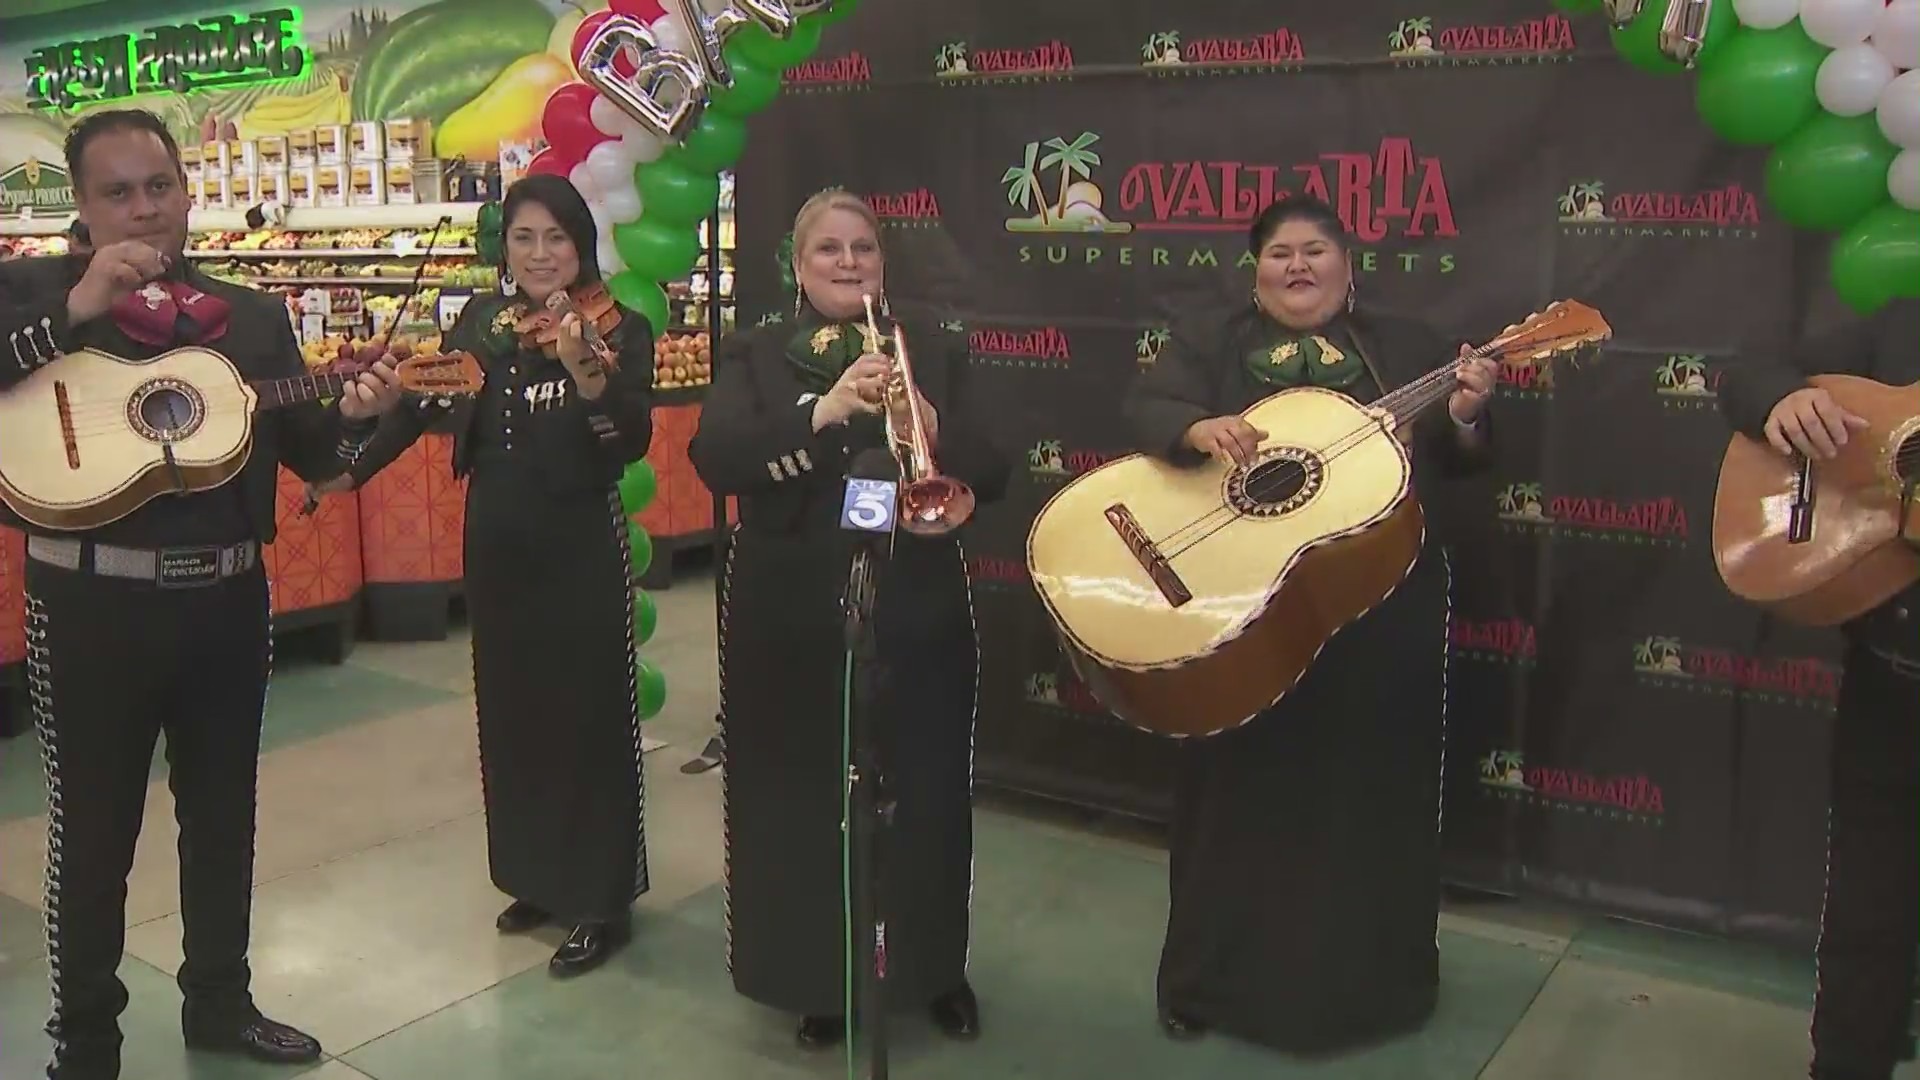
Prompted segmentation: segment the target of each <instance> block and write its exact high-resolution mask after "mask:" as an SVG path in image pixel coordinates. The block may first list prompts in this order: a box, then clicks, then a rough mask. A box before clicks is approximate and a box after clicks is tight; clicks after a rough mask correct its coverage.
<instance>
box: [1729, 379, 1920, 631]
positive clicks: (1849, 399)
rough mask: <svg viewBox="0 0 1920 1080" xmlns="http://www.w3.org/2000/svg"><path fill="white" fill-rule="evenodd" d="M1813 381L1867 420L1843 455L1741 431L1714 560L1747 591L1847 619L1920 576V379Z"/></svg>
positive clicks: (1787, 607) (1829, 621)
mask: <svg viewBox="0 0 1920 1080" xmlns="http://www.w3.org/2000/svg"><path fill="white" fill-rule="evenodd" d="M1811 381H1812V384H1813V385H1814V386H1818V387H1821V388H1822V389H1824V390H1826V391H1827V392H1828V393H1829V394H1832V395H1833V400H1834V401H1835V402H1837V403H1839V405H1840V406H1841V407H1842V408H1844V409H1846V410H1847V411H1848V412H1851V413H1853V414H1854V415H1855V416H1858V417H1860V418H1861V419H1863V420H1865V421H1866V422H1867V427H1866V429H1865V430H1863V431H1856V432H1853V433H1851V434H1850V435H1849V436H1848V438H1847V445H1846V446H1844V447H1841V449H1840V453H1839V455H1838V456H1837V457H1835V458H1834V459H1833V460H1832V461H1812V460H1809V459H1807V458H1804V457H1799V456H1795V457H1791V458H1790V457H1786V456H1784V455H1782V454H1781V453H1780V452H1779V451H1777V450H1775V449H1773V447H1772V446H1770V445H1768V444H1767V443H1765V442H1759V441H1755V440H1753V439H1749V438H1747V437H1746V436H1745V435H1735V436H1734V437H1733V440H1732V441H1731V442H1729V443H1728V444H1727V452H1726V456H1725V457H1723V458H1722V459H1721V462H1720V481H1719V485H1718V487H1717V488H1716V489H1715V491H1714V496H1713V562H1714V566H1716V567H1717V568H1718V569H1719V571H1720V580H1722V581H1724V582H1725V583H1726V585H1727V590H1728V591H1729V592H1731V593H1733V595H1735V596H1737V597H1739V598H1741V599H1742V600H1746V601H1748V602H1750V603H1754V604H1758V605H1760V606H1761V607H1764V608H1768V609H1770V610H1772V611H1774V612H1777V613H1778V614H1779V615H1780V616H1781V617H1783V618H1785V619H1788V620H1789V621H1792V622H1796V623H1800V624H1802V625H1806V626H1838V625H1840V624H1841V623H1844V622H1848V621H1850V620H1852V619H1854V618H1857V617H1859V616H1861V615H1864V614H1866V613H1867V612H1869V611H1872V610H1873V609H1874V608H1877V607H1879V606H1880V605H1881V604H1883V603H1886V602H1887V601H1888V600H1890V599H1892V598H1893V597H1895V596H1897V595H1899V594H1900V592H1901V591H1903V590H1905V589H1906V588H1907V587H1908V586H1910V585H1912V584H1913V583H1914V582H1915V581H1920V494H1916V492H1915V487H1916V485H1917V484H1920V383H1916V384H1914V385H1912V386H1899V387H1894V386H1887V385H1885V384H1883V383H1878V382H1875V381H1873V380H1872V379H1864V378H1861V377H1860V376H1858V375H1819V376H1815V377H1814V378H1813V379H1812V380H1811Z"/></svg>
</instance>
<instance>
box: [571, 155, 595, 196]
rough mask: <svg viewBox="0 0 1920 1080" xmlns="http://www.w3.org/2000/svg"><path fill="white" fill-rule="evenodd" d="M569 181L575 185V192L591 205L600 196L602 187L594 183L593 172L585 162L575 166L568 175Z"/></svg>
mask: <svg viewBox="0 0 1920 1080" xmlns="http://www.w3.org/2000/svg"><path fill="white" fill-rule="evenodd" d="M567 180H568V182H570V183H572V184H573V190H575V191H577V192H579V193H580V197H581V198H583V199H585V200H587V203H588V204H589V205H591V204H592V203H593V200H594V199H595V198H597V197H598V196H599V194H600V185H599V184H597V183H595V182H594V179H593V170H592V169H590V168H588V167H587V163H586V162H584V161H583V162H581V163H580V164H578V165H575V166H574V167H573V169H572V171H570V172H568V173H567Z"/></svg>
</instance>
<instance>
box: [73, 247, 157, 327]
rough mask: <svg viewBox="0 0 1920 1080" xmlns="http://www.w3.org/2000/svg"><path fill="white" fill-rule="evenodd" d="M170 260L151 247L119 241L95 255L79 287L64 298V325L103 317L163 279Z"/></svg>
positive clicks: (101, 249) (88, 263) (81, 277)
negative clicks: (124, 299)
mask: <svg viewBox="0 0 1920 1080" xmlns="http://www.w3.org/2000/svg"><path fill="white" fill-rule="evenodd" d="M172 266H173V260H172V259H171V258H169V257H168V256H166V255H163V254H161V253H160V252H159V251H158V250H157V249H155V248H154V247H153V246H152V245H150V244H147V243H143V242H142V241H139V240H122V241H120V242H119V243H117V244H108V245H107V246H106V247H103V248H100V249H99V250H97V251H95V252H94V253H93V255H92V256H91V257H90V258H89V259H88V260H87V268H86V271H85V272H84V273H82V274H81V275H80V282H79V284H77V285H75V286H74V287H73V291H71V292H69V293H68V294H67V322H68V323H69V324H71V325H76V326H77V325H79V324H80V323H84V322H91V321H93V320H94V319H97V318H99V317H100V316H102V315H105V314H106V313H107V310H108V309H109V308H111V307H113V302H114V301H115V300H118V299H120V298H121V297H122V296H125V295H126V294H128V293H130V292H132V291H134V290H135V289H138V288H139V287H140V286H142V285H145V284H146V283H147V282H149V281H155V280H158V279H159V278H161V277H163V276H165V274H166V272H167V271H168V270H169V269H171V268H172Z"/></svg>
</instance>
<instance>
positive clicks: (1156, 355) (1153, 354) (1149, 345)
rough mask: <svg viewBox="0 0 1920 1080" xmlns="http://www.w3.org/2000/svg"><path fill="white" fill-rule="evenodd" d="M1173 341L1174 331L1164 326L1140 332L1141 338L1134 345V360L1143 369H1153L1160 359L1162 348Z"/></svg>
mask: <svg viewBox="0 0 1920 1080" xmlns="http://www.w3.org/2000/svg"><path fill="white" fill-rule="evenodd" d="M1171 340H1173V331H1171V330H1168V329H1167V328H1166V327H1164V326H1156V327H1154V328H1152V329H1150V330H1142V331H1140V337H1139V338H1138V339H1137V340H1136V341H1134V343H1133V359H1134V362H1135V363H1138V364H1139V365H1140V366H1141V367H1152V366H1153V362H1154V361H1156V360H1158V359H1160V348H1161V346H1163V345H1165V344H1166V343H1167V342H1169V341H1171Z"/></svg>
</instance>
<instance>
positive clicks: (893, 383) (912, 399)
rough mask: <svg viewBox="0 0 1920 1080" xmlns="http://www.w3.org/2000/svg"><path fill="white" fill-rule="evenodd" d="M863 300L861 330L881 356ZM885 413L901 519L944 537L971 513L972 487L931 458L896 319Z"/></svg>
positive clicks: (869, 301)
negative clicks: (900, 417)
mask: <svg viewBox="0 0 1920 1080" xmlns="http://www.w3.org/2000/svg"><path fill="white" fill-rule="evenodd" d="M861 300H863V301H864V302H865V303H866V305H867V326H866V330H865V336H866V339H867V340H866V346H867V351H868V352H871V353H875V354H878V355H881V356H884V355H886V353H885V352H883V351H882V345H883V344H884V341H885V338H884V337H883V335H882V334H881V333H880V324H879V322H878V320H876V319H875V318H874V315H873V297H871V296H862V297H861ZM903 399H904V405H905V408H904V410H901V411H904V412H905V413H906V430H905V431H901V430H899V425H898V424H896V422H895V421H894V413H895V411H896V410H897V409H898V408H899V406H900V405H901V404H902V402H903ZM882 410H883V411H882V415H884V416H885V417H886V424H887V445H888V446H889V447H890V448H891V449H892V451H893V457H894V460H896V461H898V462H899V463H900V511H899V512H900V523H901V525H902V526H904V527H905V528H906V530H907V531H908V532H910V533H914V534H916V535H919V536H943V535H945V534H947V533H950V532H952V531H953V530H955V529H957V528H959V527H960V526H961V525H963V524H965V523H966V520H967V519H968V518H970V517H972V516H973V503H974V499H973V490H972V489H971V488H969V487H967V485H965V484H963V483H961V482H960V481H958V480H955V479H954V478H952V477H950V476H942V475H941V474H940V470H939V468H938V467H937V466H936V465H935V464H934V461H933V447H932V445H931V444H930V443H929V441H928V439H927V426H926V420H925V419H924V418H923V417H922V416H921V413H920V392H919V387H918V386H917V385H916V384H915V383H914V381H913V366H912V364H911V362H909V361H908V359H907V338H906V335H905V333H903V332H902V331H901V329H900V324H898V323H895V324H894V327H893V372H892V374H891V375H889V376H888V377H887V389H886V393H885V397H884V399H883V405H882Z"/></svg>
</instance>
